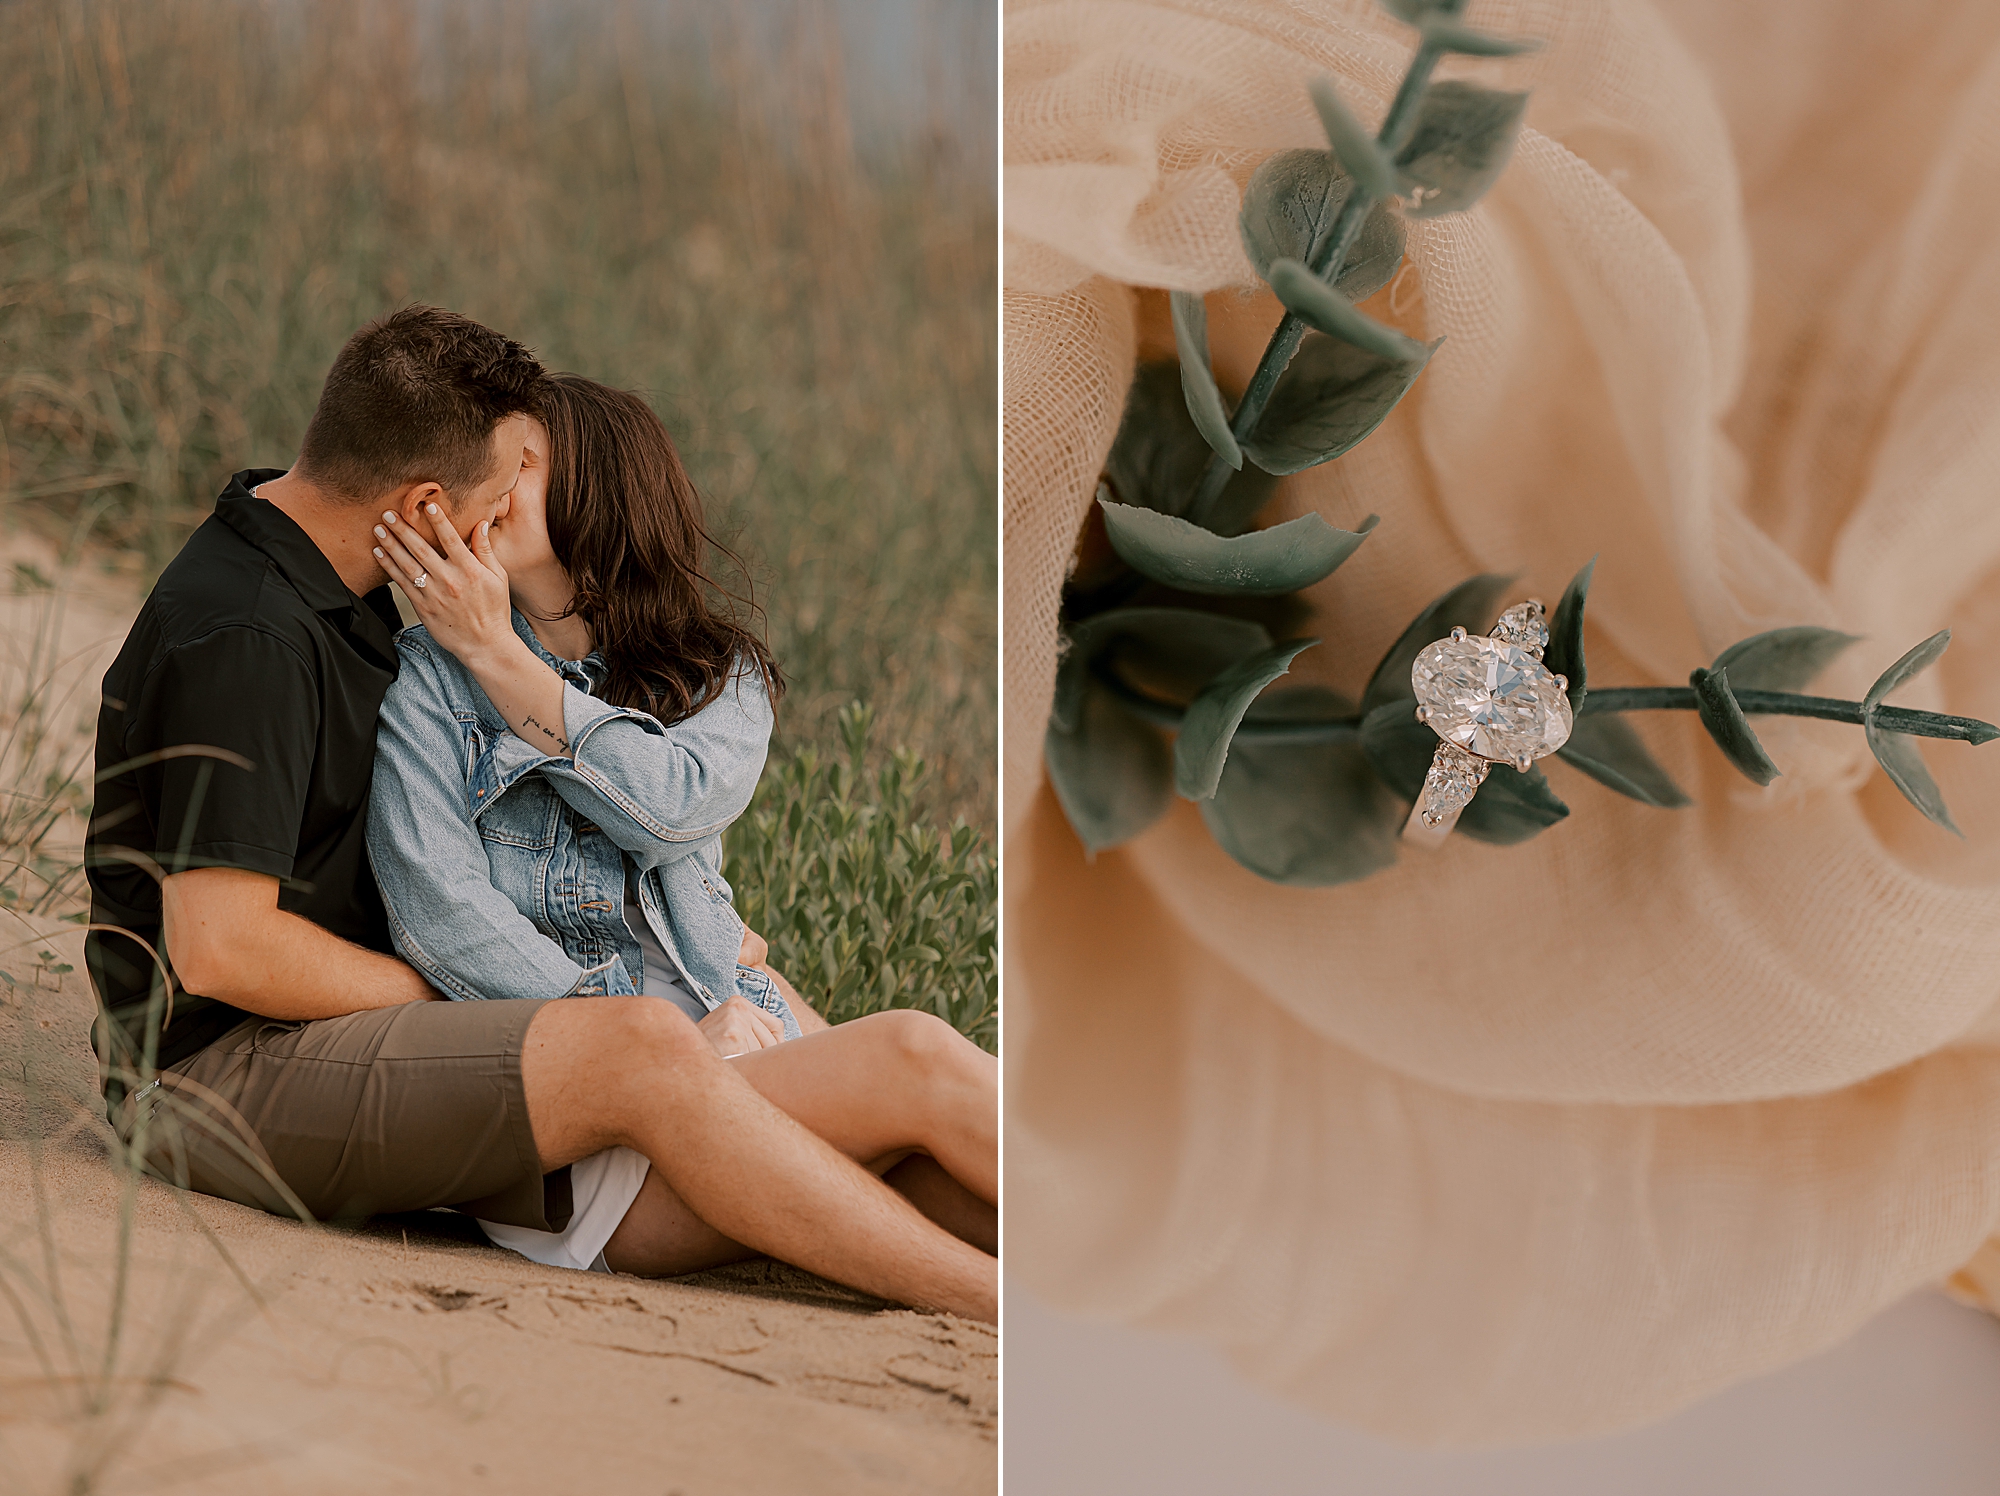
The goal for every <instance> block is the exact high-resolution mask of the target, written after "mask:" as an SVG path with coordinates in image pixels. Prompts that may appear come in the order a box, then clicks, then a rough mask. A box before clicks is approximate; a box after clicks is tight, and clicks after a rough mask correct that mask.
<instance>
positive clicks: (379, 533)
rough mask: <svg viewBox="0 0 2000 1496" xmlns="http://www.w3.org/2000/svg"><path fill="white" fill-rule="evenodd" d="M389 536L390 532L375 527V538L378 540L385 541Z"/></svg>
mask: <svg viewBox="0 0 2000 1496" xmlns="http://www.w3.org/2000/svg"><path fill="white" fill-rule="evenodd" d="M388 534H389V532H388V531H387V530H385V529H383V528H382V527H381V526H380V525H377V526H376V527H375V538H376V539H377V540H382V539H385V538H387V536H388ZM378 554H379V552H378Z"/></svg>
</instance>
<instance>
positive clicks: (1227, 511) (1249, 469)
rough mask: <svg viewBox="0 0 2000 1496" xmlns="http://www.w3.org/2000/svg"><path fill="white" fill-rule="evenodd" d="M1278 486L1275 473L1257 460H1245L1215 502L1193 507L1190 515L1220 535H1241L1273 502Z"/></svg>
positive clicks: (1202, 525) (1194, 520) (1197, 522)
mask: <svg viewBox="0 0 2000 1496" xmlns="http://www.w3.org/2000/svg"><path fill="white" fill-rule="evenodd" d="M1277 487H1278V480H1277V478H1276V476H1275V475H1273V474H1271V473H1267V472H1265V471H1264V470H1263V469H1262V468H1260V467H1258V466H1257V465H1256V464H1255V463H1254V462H1246V463H1244V464H1243V467H1242V469H1241V470H1240V471H1238V472H1234V473H1231V474H1230V475H1229V481H1228V482H1227V483H1225V484H1223V486H1222V492H1221V493H1219V494H1217V495H1216V496H1215V498H1214V500H1213V501H1212V502H1210V503H1209V504H1208V505H1207V506H1205V507H1203V508H1201V509H1196V510H1193V511H1191V512H1190V513H1189V514H1188V516H1187V518H1188V519H1190V520H1192V521H1193V522H1194V523H1195V524H1198V525H1200V526H1201V527H1202V528H1203V529H1204V530H1213V531H1214V532H1215V533H1216V534H1218V535H1223V536H1229V535H1241V534H1242V533H1243V532H1244V531H1245V530H1247V529H1249V528H1250V524H1251V521H1252V520H1254V519H1255V518H1256V517H1257V513H1258V511H1259V510H1261V509H1262V508H1263V507H1264V506H1265V505H1266V504H1268V503H1270V502H1271V495H1272V494H1273V493H1274V492H1275V491H1276V490H1277Z"/></svg>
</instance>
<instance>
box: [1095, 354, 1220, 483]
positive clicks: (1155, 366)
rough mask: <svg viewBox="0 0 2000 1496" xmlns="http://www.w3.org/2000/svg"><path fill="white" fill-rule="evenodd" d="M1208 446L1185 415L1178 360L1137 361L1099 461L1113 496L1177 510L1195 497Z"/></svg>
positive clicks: (1206, 461)
mask: <svg viewBox="0 0 2000 1496" xmlns="http://www.w3.org/2000/svg"><path fill="white" fill-rule="evenodd" d="M1209 450H1210V449H1209V445H1208V443H1207V441H1205V440H1204V439H1203V437H1202V434H1201V433H1200V432H1199V431H1198V430H1196V429H1195V424H1194V419H1193V418H1192V417H1191V416H1189V414H1188V409H1187V397H1186V396H1185V395H1183V394H1182V393H1181V366H1180V363H1179V361H1178V360H1167V361H1163V362H1160V363H1150V364H1141V365H1140V366H1139V367H1138V369H1137V370H1135V371H1134V373H1133V375H1132V387H1131V390H1130V391H1129V392H1128V393H1127V394H1126V396H1125V415H1124V418H1123V419H1122V420H1121V421H1120V422H1119V423H1118V435H1117V436H1116V437H1115V438H1113V440H1112V443H1111V451H1110V453H1109V454H1108V455H1107V456H1106V457H1105V459H1104V473H1105V476H1106V478H1108V479H1109V480H1110V483H1111V490H1112V495H1113V497H1115V498H1116V499H1117V500H1118V502H1119V503H1121V504H1132V505H1135V506H1137V507H1138V508H1141V509H1157V510H1159V511H1160V512H1161V513H1162V514H1179V513H1181V512H1182V508H1183V506H1184V505H1186V504H1187V503H1188V501H1189V500H1190V499H1191V498H1192V497H1193V495H1194V489H1195V485H1196V483H1198V482H1199V481H1200V478H1201V471H1202V469H1203V468H1204V467H1206V466H1207V465H1208V454H1209Z"/></svg>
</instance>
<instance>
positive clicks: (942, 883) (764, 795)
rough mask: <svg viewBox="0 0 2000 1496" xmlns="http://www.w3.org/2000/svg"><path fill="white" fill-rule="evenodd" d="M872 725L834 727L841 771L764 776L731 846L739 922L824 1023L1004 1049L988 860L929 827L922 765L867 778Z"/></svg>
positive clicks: (804, 758)
mask: <svg viewBox="0 0 2000 1496" xmlns="http://www.w3.org/2000/svg"><path fill="white" fill-rule="evenodd" d="M873 722H874V714H873V713H872V712H870V711H869V709H868V708H867V707H865V706H863V705H861V704H860V703H859V702H855V703H853V704H851V705H849V706H847V707H845V708H843V709H842V710H841V712H840V714H839V726H840V732H841V736H842V738H843V739H844V741H845V744H846V749H847V758H846V761H845V762H826V763H823V762H821V760H820V758H819V755H818V754H816V753H815V752H814V751H813V750H812V749H810V748H806V749H803V750H801V751H799V752H798V753H796V754H794V755H793V756H792V757H791V758H789V759H787V760H785V761H783V762H780V763H778V764H775V765H773V766H772V767H771V768H769V769H767V770H766V771H765V774H764V781H763V783H762V784H761V785H759V786H758V789H757V795H756V798H755V799H753V800H752V801H751V802H750V809H749V811H748V812H746V813H745V815H744V816H743V818H742V819H741V820H739V821H738V822H737V823H736V824H735V825H734V826H732V827H731V828H730V829H729V833H728V835H727V837H725V839H724V851H725V859H724V865H723V871H724V874H725V876H727V877H728V879H729V881H730V883H731V884H732V885H733V886H734V887H735V890H736V908H737V912H738V913H740V914H741V915H742V916H743V918H744V919H745V921H747V922H748V924H749V925H750V928H751V929H753V930H755V931H757V932H758V933H759V934H760V935H762V936H763V937H764V938H765V939H766V940H767V941H769V942H770V945H771V961H772V964H773V965H775V966H776V967H777V968H778V969H779V970H780V971H782V972H783V973H784V974H785V975H786V976H787V977H788V978H790V979H791V981H792V983H793V984H794V985H795V986H797V987H798V989H799V991H800V992H801V994H803V995H804V997H805V998H806V1000H807V1001H808V1002H810V1003H811V1004H812V1005H813V1006H814V1007H815V1008H817V1009H818V1010H819V1012H820V1013H821V1014H822V1015H823V1016H824V1017H825V1018H826V1019H827V1021H828V1022H830V1023H840V1022H842V1021H844V1020H846V1019H849V1018H858V1017H860V1016H861V1015H862V1014H864V1013H874V1012H878V1011H880V1010H881V1009H883V1008H921V1009H923V1010H924V1011H926V1012H930V1013H935V1014H937V1015H938V1017H940V1018H942V1019H944V1020H945V1021H946V1022H948V1023H950V1024H951V1025H952V1026H953V1027H954V1028H956V1029H957V1030H958V1031H959V1032H960V1033H962V1034H964V1035H966V1036H967V1037H968V1038H970V1039H972V1040H973V1041H974V1042H975V1043H977V1044H979V1045H981V1046H982V1047H984V1048H986V1049H988V1050H993V1049H996V1048H997V1046H998V1042H999V1006H998V1001H997V999H998V988H999V970H998V964H997V957H996V947H995V931H996V926H997V922H998V921H997V910H998V903H999V880H998V875H997V871H996V869H995V866H994V861H993V853H992V851H991V850H990V848H989V847H988V846H987V845H986V843H985V841H984V840H983V839H982V838H981V837H980V836H979V835H978V833H976V832H975V831H974V830H973V829H972V828H971V827H970V826H967V825H966V824H965V823H964V822H963V821H960V822H959V823H958V824H957V825H955V826H953V827H952V828H951V830H949V831H942V830H939V829H937V828H936V827H935V826H933V825H932V824H930V823H929V821H928V819H927V818H926V817H925V816H924V814H923V800H924V796H923V794H922V789H923V783H924V778H925V769H924V764H923V760H922V759H920V758H918V757H916V756H915V755H914V754H912V753H910V752H908V751H907V750H904V749H898V750H897V751H896V752H895V753H893V754H892V755H890V758H889V762H888V763H887V764H886V765H885V766H884V767H883V768H882V769H881V770H880V771H879V772H878V773H877V774H876V775H875V777H874V779H873V780H872V782H871V781H870V780H869V779H868V778H867V776H866V773H865V770H864V767H863V766H864V765H865V764H866V762H867V761H868V740H869V737H870V734H871V732H872V729H873Z"/></svg>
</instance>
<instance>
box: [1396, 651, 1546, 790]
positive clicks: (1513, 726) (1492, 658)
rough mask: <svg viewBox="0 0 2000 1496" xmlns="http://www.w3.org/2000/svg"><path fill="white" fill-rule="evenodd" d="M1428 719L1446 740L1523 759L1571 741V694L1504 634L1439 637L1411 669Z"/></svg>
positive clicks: (1487, 754)
mask: <svg viewBox="0 0 2000 1496" xmlns="http://www.w3.org/2000/svg"><path fill="white" fill-rule="evenodd" d="M1410 684H1411V685H1412V686H1413V687H1414V688H1415V689H1416V693H1417V704H1418V705H1419V706H1421V707H1423V708H1424V710H1425V713H1426V714H1427V715H1426V716H1425V718H1424V720H1425V722H1427V723H1428V724H1429V725H1430V726H1431V727H1432V728H1433V729H1435V730H1436V732H1437V735H1438V736H1439V737H1441V738H1443V739H1444V740H1445V741H1446V742H1447V743H1456V744H1458V746H1459V747H1461V748H1464V749H1468V750H1469V751H1471V752H1473V753H1476V754H1478V755H1479V756H1480V757H1481V758H1493V759H1499V760H1501V761H1503V762H1506V763H1519V762H1520V761H1521V759H1522V758H1523V757H1524V756H1525V757H1528V758H1531V759H1532V758H1544V757H1546V756H1547V755H1549V754H1551V753H1554V752H1555V751H1556V749H1558V748H1560V747H1562V745H1563V744H1564V743H1566V742H1568V741H1569V732H1570V727H1571V726H1572V724H1573V720H1574V719H1573V718H1572V717H1571V715H1570V708H1569V697H1568V696H1567V695H1566V694H1565V693H1564V691H1563V689H1562V687H1560V686H1558V685H1557V684H1556V678H1555V676H1554V675H1552V674H1550V673H1549V669H1548V667H1547V666H1546V665H1544V664H1542V662H1541V661H1540V660H1538V659H1536V658H1535V657H1534V656H1533V655H1531V654H1529V653H1528V652H1527V650H1525V649H1523V648H1521V647H1520V646H1519V645H1517V644H1511V643H1508V642H1507V641H1505V640H1502V639H1482V638H1479V637H1477V636H1468V637H1466V638H1463V639H1440V640H1438V641H1437V643H1435V644H1429V645H1426V646H1425V647H1424V650H1423V652H1422V653H1421V654H1419V655H1418V656H1417V660H1416V663H1415V664H1414V665H1412V666H1411V667H1410Z"/></svg>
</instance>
